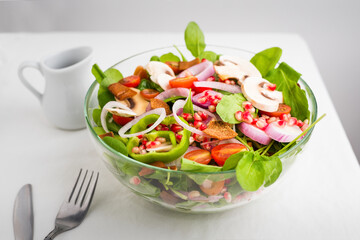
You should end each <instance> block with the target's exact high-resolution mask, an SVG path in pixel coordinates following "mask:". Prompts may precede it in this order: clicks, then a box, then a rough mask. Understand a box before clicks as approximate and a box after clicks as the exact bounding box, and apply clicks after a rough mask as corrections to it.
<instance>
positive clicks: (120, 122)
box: [113, 114, 133, 126]
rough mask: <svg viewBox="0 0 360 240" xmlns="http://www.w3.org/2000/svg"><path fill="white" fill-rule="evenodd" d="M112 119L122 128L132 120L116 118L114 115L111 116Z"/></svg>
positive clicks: (129, 118)
mask: <svg viewBox="0 0 360 240" xmlns="http://www.w3.org/2000/svg"><path fill="white" fill-rule="evenodd" d="M113 119H114V121H115V122H116V123H117V124H119V125H121V126H124V125H125V124H127V123H128V122H130V121H131V120H133V118H131V117H121V116H118V115H115V114H113Z"/></svg>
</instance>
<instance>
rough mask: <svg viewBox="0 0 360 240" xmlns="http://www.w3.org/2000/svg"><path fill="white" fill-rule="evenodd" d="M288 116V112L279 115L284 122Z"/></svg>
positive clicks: (287, 119) (289, 116)
mask: <svg viewBox="0 0 360 240" xmlns="http://www.w3.org/2000/svg"><path fill="white" fill-rule="evenodd" d="M290 118H291V115H290V113H288V114H286V113H283V114H281V115H280V120H284V121H285V122H287V121H289V119H290Z"/></svg>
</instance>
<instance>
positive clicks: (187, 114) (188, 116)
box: [181, 113, 193, 121]
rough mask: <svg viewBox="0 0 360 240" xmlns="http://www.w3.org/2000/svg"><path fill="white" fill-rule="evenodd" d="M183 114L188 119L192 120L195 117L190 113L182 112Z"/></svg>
mask: <svg viewBox="0 0 360 240" xmlns="http://www.w3.org/2000/svg"><path fill="white" fill-rule="evenodd" d="M181 116H182V117H183V118H184V119H185V120H186V121H190V120H191V119H192V118H193V117H192V116H191V114H190V113H183V114H181Z"/></svg>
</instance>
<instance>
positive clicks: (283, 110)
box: [259, 103, 291, 117]
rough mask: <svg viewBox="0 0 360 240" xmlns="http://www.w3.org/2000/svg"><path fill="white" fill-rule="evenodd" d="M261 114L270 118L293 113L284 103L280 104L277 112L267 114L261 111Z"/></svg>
mask: <svg viewBox="0 0 360 240" xmlns="http://www.w3.org/2000/svg"><path fill="white" fill-rule="evenodd" d="M259 112H260V113H261V115H264V114H265V115H267V116H269V117H280V116H281V115H282V114H284V113H285V114H288V113H290V112H291V107H290V106H288V105H286V104H283V103H280V104H279V108H278V110H277V111H276V112H265V111H261V110H260V111H259Z"/></svg>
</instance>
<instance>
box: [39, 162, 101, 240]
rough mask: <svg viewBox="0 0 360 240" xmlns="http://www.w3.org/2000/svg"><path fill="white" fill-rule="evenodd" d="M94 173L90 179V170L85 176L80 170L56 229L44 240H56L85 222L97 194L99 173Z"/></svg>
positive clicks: (57, 221)
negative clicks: (60, 235) (61, 234)
mask: <svg viewBox="0 0 360 240" xmlns="http://www.w3.org/2000/svg"><path fill="white" fill-rule="evenodd" d="M95 175H96V176H94V171H92V172H91V175H90V176H89V177H88V170H86V172H85V174H83V171H82V169H80V172H79V175H78V177H77V179H76V182H75V185H74V187H73V189H72V190H71V192H70V194H69V196H68V197H66V199H65V201H64V202H63V204H62V205H61V207H60V210H59V212H58V214H57V216H56V219H55V228H54V229H53V230H52V231H51V232H50V233H49V234H48V235H47V236H46V237H45V239H44V240H51V239H54V238H55V237H56V236H57V235H59V234H60V233H63V232H65V231H68V230H71V229H73V228H75V227H77V226H79V225H80V223H81V222H82V221H83V220H84V218H85V216H86V214H87V212H88V210H89V207H90V204H91V201H92V198H93V196H94V193H95V188H96V184H97V181H98V178H99V173H96V174H95Z"/></svg>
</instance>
